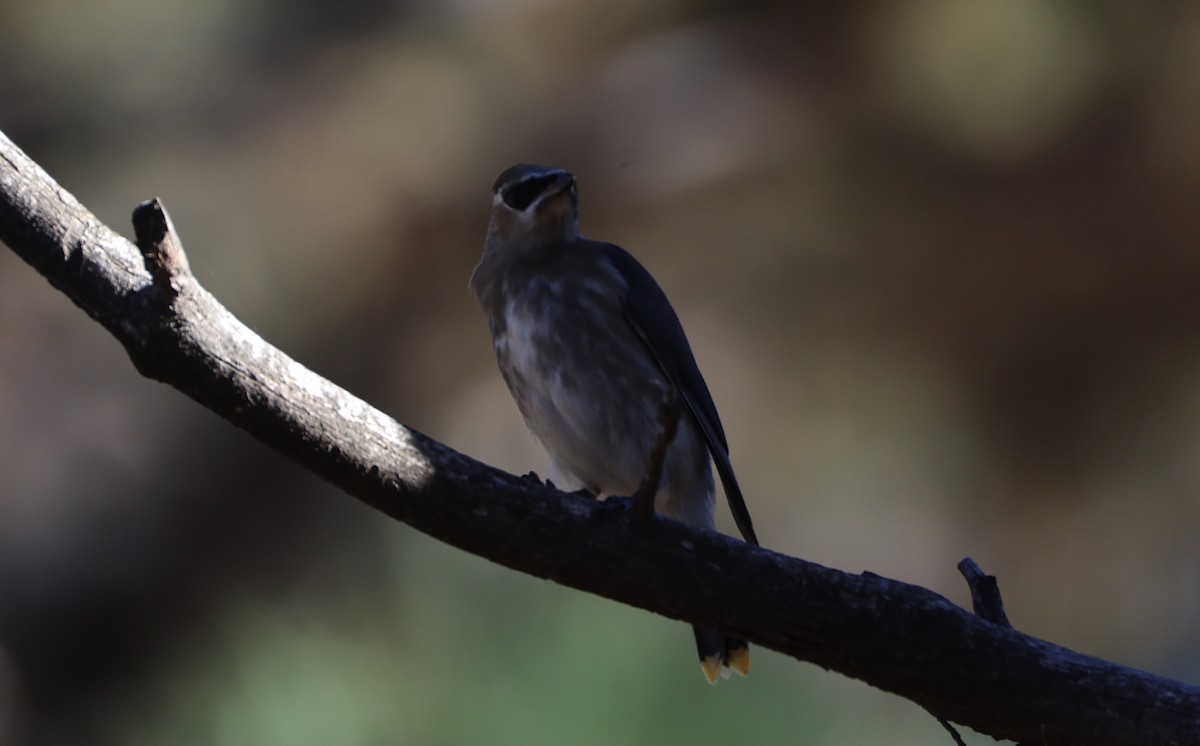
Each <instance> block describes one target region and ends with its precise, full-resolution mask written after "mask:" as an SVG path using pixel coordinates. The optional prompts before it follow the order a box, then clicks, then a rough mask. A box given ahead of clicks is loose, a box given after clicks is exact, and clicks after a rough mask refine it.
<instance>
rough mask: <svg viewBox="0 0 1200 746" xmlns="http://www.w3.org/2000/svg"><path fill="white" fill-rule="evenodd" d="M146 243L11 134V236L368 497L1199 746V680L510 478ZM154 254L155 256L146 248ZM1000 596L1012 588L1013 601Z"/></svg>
mask: <svg viewBox="0 0 1200 746" xmlns="http://www.w3.org/2000/svg"><path fill="white" fill-rule="evenodd" d="M135 223H136V224H137V233H138V236H139V242H140V243H141V246H142V252H139V250H138V249H137V248H135V247H134V246H133V245H132V244H130V243H129V242H128V241H126V240H125V239H124V238H121V237H120V236H118V235H117V234H116V233H114V232H113V231H112V230H111V229H109V228H108V227H106V226H105V225H103V224H102V223H101V222H100V221H99V220H98V219H97V218H96V217H95V216H94V215H92V214H91V213H90V212H88V211H87V210H86V209H85V208H84V207H83V206H82V205H80V204H79V202H78V201H76V200H75V198H74V197H72V196H71V195H70V194H69V193H67V192H66V191H65V190H64V189H62V188H61V187H59V186H58V185H57V184H56V183H55V182H54V181H53V180H51V179H50V177H49V176H48V175H46V173H45V172H44V171H43V170H42V169H41V168H40V167H39V166H37V164H35V163H34V162H33V161H32V160H30V159H29V158H28V157H27V156H26V155H25V154H24V153H23V152H21V151H20V150H19V149H18V148H17V147H16V146H15V145H13V144H12V143H11V141H9V140H8V139H7V138H6V137H4V136H3V135H2V134H0V240H3V241H4V242H5V243H7V244H8V245H9V247H11V248H12V249H13V250H14V251H15V252H16V253H17V254H18V255H20V256H21V257H22V258H23V259H24V260H25V261H26V262H28V263H29V264H30V265H32V266H33V267H34V268H35V269H36V270H37V271H38V272H40V273H41V274H42V275H43V276H45V277H46V278H47V279H48V280H49V281H50V282H51V284H53V285H54V286H55V287H56V288H58V289H59V290H61V291H62V292H63V293H65V294H66V295H67V296H68V297H69V298H71V300H72V301H74V302H75V303H76V304H77V305H78V306H79V307H80V308H82V309H83V310H84V311H85V312H86V313H87V314H88V315H90V316H91V317H92V318H93V319H95V320H96V321H98V322H99V323H100V324H102V325H103V326H104V327H105V328H106V329H108V330H109V332H111V333H112V334H113V336H115V337H116V338H117V339H118V340H119V341H120V342H121V344H122V345H124V347H125V349H126V350H127V351H128V353H129V356H130V358H131V359H132V361H133V364H134V366H135V367H136V368H137V369H138V371H140V372H141V373H142V374H143V375H145V376H148V377H150V378H153V379H156V380H159V381H162V382H164V383H167V384H169V385H171V386H173V387H175V388H177V389H179V390H180V391H182V392H183V393H185V394H187V395H188V396H190V397H191V398H193V399H195V400H196V401H198V402H200V403H201V404H203V405H204V406H205V407H208V408H209V409H211V410H213V411H214V412H216V413H217V414H219V415H221V416H222V417H224V418H226V419H227V420H229V421H230V422H232V423H233V424H235V425H237V426H238V427H241V428H243V429H245V430H247V431H249V432H250V433H251V434H253V435H254V436H255V437H257V438H258V439H260V440H262V441H263V442H265V443H267V444H268V445H270V446H271V447H273V448H275V449H277V450H279V451H282V452H283V453H286V454H287V455H289V456H291V457H292V458H293V459H295V460H296V461H297V462H298V463H300V464H301V465H302V466H304V467H305V468H307V469H310V470H312V471H314V472H316V473H318V474H320V475H321V476H323V477H325V478H326V479H328V480H329V481H330V482H332V483H334V484H335V485H337V486H339V487H341V488H342V489H344V490H346V491H347V492H349V493H350V494H352V495H354V496H355V497H357V498H359V499H360V500H362V501H363V502H365V503H367V504H369V505H371V506H373V507H375V508H377V509H378V510H381V511H383V512H384V513H386V514H388V515H389V516H392V517H394V518H396V519H397V520H401V521H404V522H405V523H407V524H409V525H411V526H413V527H414V528H416V529H418V530H420V531H423V532H425V533H427V534H429V535H431V536H433V537H436V538H438V539H440V540H442V541H444V542H446V543H448V544H451V545H453V546H456V547H459V548H460V549H464V550H466V551H468V552H472V553H474V554H477V555H479V556H481V557H486V558H487V559H490V560H492V561H495V562H498V563H500V564H502V565H505V566H507V567H511V568H513V569H515V570H519V571H521V572H525V573H529V574H531V575H535V576H537V577H542V578H548V579H551V580H554V581H556V582H558V583H561V584H563V585H567V586H570V587H573V588H578V589H580V590H584V591H588V592H591V593H595V594H598V595H601V596H605V597H607V598H611V599H614V600H616V601H621V602H623V603H626V604H630V605H632V606H637V607H640V608H643V609H647V610H650V611H654V612H657V613H659V614H663V615H665V616H668V617H672V618H675V619H680V620H684V621H688V622H695V623H698V624H701V625H704V626H711V627H718V628H720V629H723V630H725V631H727V632H729V633H731V634H735V635H737V636H740V637H744V638H746V639H747V640H750V641H752V642H755V643H757V644H759V645H763V646H765V647H768V648H771V649H774V650H777V651H779V652H781V653H784V654H786V655H790V656H793V657H795V658H797V659H799V660H804V661H810V662H812V663H816V664H817V665H819V666H822V667H824V668H828V669H832V670H836V671H838V672H841V673H843V674H845V675H847V676H851V677H854V678H857V679H861V680H863V681H865V682H867V683H869V684H871V685H873V686H876V687H878V688H880V689H884V690H886V691H889V692H893V693H896V694H899V695H901V696H903V697H906V698H908V699H910V700H912V701H913V702H916V703H917V704H919V705H921V706H922V707H924V708H926V709H928V710H929V711H930V712H932V713H934V715H935V716H937V717H939V718H941V719H944V720H946V721H951V722H956V723H961V724H964V725H967V726H970V727H971V728H974V729H975V730H977V731H980V732H983V733H987V734H990V735H993V736H996V737H998V738H1008V739H1014V740H1018V741H1027V742H1029V743H1036V744H1134V743H1137V744H1144V743H1158V744H1184V743H1200V689H1197V688H1196V687H1193V686H1189V685H1186V684H1181V683H1179V682H1175V681H1171V680H1168V679H1164V678H1161V677H1158V676H1154V675H1152V674H1149V673H1145V672H1141V671H1137V670H1134V669H1130V668H1125V667H1122V666H1118V665H1115V664H1112V663H1108V662H1105V661H1102V660H1099V659H1096V658H1092V657H1089V656H1085V655H1081V654H1078V653H1074V652H1072V651H1070V650H1067V649H1065V648H1062V647H1059V646H1057V645H1053V644H1051V643H1048V642H1044V641H1042V640H1038V639H1035V638H1033V637H1029V636H1027V635H1024V634H1022V633H1020V632H1018V631H1016V630H1014V629H1012V628H1010V627H1006V626H1003V625H1001V624H995V623H993V622H990V621H987V620H985V619H983V618H981V617H978V616H975V615H973V614H971V613H969V612H967V611H965V610H963V609H961V608H959V607H957V606H955V605H954V604H952V603H950V602H949V601H948V600H946V599H945V598H943V597H942V596H940V595H938V594H936V593H934V592H932V591H929V590H926V589H924V588H920V587H918V586H913V585H909V584H906V583H901V582H898V581H895V580H889V579H886V578H882V577H879V576H878V575H874V574H871V573H863V574H861V575H851V574H848V573H844V572H839V571H837V570H832V569H828V568H825V567H821V566H819V565H815V564H812V563H810V562H805V561H804V560H800V559H796V558H793V557H788V556H785V555H781V554H777V553H775V552H772V551H770V550H767V549H763V548H760V547H753V546H749V545H747V544H744V543H742V542H740V541H736V540H734V539H731V538H729V537H725V536H721V535H719V534H716V533H711V532H706V531H699V530H695V529H692V528H689V527H687V526H684V525H683V524H680V523H677V522H675V521H670V520H665V519H662V520H658V521H656V522H655V524H654V525H653V527H652V528H651V529H650V530H638V531H635V530H633V526H632V520H633V517H632V515H631V513H630V512H629V511H613V510H604V509H602V508H601V506H600V505H599V504H598V503H597V502H596V501H594V500H588V499H585V498H584V497H582V496H580V495H570V494H566V493H562V492H559V491H557V490H554V489H552V488H550V487H548V486H545V485H542V484H540V483H536V482H535V481H534V480H529V479H524V478H520V477H515V476H512V475H509V474H506V473H504V472H502V471H499V470H497V469H494V468H492V467H489V466H487V465H485V464H482V463H480V462H478V461H475V460H474V459H471V458H470V457H468V456H465V455H463V454H460V453H458V452H456V451H454V450H453V449H451V448H449V447H448V446H445V445H443V444H441V443H439V442H437V441H435V440H433V439H431V438H428V437H426V436H425V435H422V434H421V433H418V432H416V431H415V430H412V429H410V428H407V427H405V426H403V425H401V424H399V423H397V422H396V421H395V420H393V419H391V418H390V417H388V416H387V415H385V414H383V413H382V412H380V411H379V410H377V409H374V408H373V407H371V406H370V405H368V404H366V403H365V402H363V401H361V400H360V399H357V398H355V397H354V396H352V395H350V394H349V393H348V392H346V391H344V390H343V389H341V388H339V387H337V386H336V385H334V384H333V383H330V382H329V381H326V380H324V379H323V378H320V377H319V376H317V375H316V374H314V373H312V372H311V371H309V370H307V369H306V368H304V367H303V366H301V365H300V364H298V363H297V362H295V361H294V360H292V359H290V358H289V357H287V356H286V355H284V354H283V353H282V352H280V351H279V350H277V349H275V348H274V347H272V346H270V345H269V344H267V343H266V342H265V341H263V340H262V339H261V338H259V337H258V336H257V335H256V334H254V332H252V331H251V330H250V329H248V328H247V327H246V326H245V325H244V324H242V323H241V322H240V321H238V320H237V319H236V318H234V316H233V315H232V314H230V313H229V311H227V310H226V309H225V308H224V307H223V306H221V305H220V304H219V303H218V302H217V301H216V299H215V298H213V296H212V295H210V294H209V293H208V292H207V291H206V290H205V289H204V288H202V287H201V286H200V285H199V283H197V281H196V279H195V278H194V277H193V276H192V275H191V274H190V272H189V270H188V267H187V262H186V259H185V258H184V255H183V251H182V248H181V247H180V245H179V243H178V240H177V238H176V237H175V235H174V232H173V230H172V229H171V228H170V223H169V220H168V219H167V217H166V213H165V212H163V211H162V209H161V206H160V205H159V204H158V203H157V202H156V201H152V202H149V203H144V204H143V205H142V206H140V207H139V208H138V211H137V213H136V214H135ZM143 254H144V255H143ZM997 602H998V594H997Z"/></svg>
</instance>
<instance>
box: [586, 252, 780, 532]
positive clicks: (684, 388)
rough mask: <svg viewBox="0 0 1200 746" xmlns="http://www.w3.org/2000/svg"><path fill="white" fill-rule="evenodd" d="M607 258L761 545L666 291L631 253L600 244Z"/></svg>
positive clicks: (734, 505)
mask: <svg viewBox="0 0 1200 746" xmlns="http://www.w3.org/2000/svg"><path fill="white" fill-rule="evenodd" d="M600 246H601V247H602V251H603V253H604V256H605V258H606V259H607V260H608V261H609V262H610V263H611V264H612V266H613V267H614V268H615V269H616V270H617V272H619V273H620V274H621V277H622V278H623V279H624V280H625V282H626V283H627V284H628V286H629V292H628V293H627V294H626V297H625V301H624V307H625V318H626V320H627V321H628V322H629V325H630V327H632V328H633V331H634V333H635V334H636V335H637V336H638V338H639V339H641V340H642V342H643V344H645V345H646V349H647V350H648V351H649V352H650V355H651V356H652V357H653V358H654V360H655V362H656V363H658V367H659V369H660V370H662V372H663V375H665V376H666V377H667V380H669V381H670V382H671V384H672V385H674V386H675V389H676V391H677V392H678V393H679V398H680V399H681V400H682V401H683V404H684V407H685V409H686V411H687V414H688V416H690V417H691V419H692V422H694V423H695V424H696V427H697V428H699V430H700V432H701V433H702V434H703V435H704V440H705V442H706V443H707V444H708V451H709V453H711V454H712V457H713V462H714V463H715V464H716V465H717V474H718V475H719V476H720V477H721V484H722V485H723V486H724V488H725V498H726V499H727V500H728V501H729V509H730V511H731V512H732V513H733V519H734V521H736V522H737V526H738V529H739V530H740V531H741V532H742V536H743V537H745V539H746V541H747V542H749V543H750V544H758V537H757V536H756V535H755V534H754V524H753V523H751V521H750V511H749V510H747V509H746V501H745V499H744V498H743V497H742V489H741V487H739V486H738V483H737V477H736V476H734V473H733V465H732V464H731V463H730V462H729V444H728V443H727V442H726V441H725V431H724V429H722V427H721V418H720V417H718V416H717V407H716V405H715V404H713V400H712V395H711V394H710V393H709V392H708V386H707V385H706V384H705V383H704V377H703V376H701V375H700V369H699V368H698V367H697V366H696V358H695V357H694V356H693V355H692V349H691V347H690V346H689V345H688V341H687V337H686V336H684V333H683V325H682V324H680V323H679V317H678V316H676V315H675V310H674V309H673V308H671V303H670V302H669V301H668V300H667V296H666V294H665V293H664V292H663V291H662V288H660V287H659V286H658V283H657V282H655V281H654V278H653V277H651V276H650V273H649V272H647V271H646V268H645V267H643V266H642V265H641V264H639V263H638V261H637V260H636V259H634V258H633V256H632V255H630V254H629V252H627V251H625V250H624V249H622V248H621V247H619V246H614V245H613V244H601V245H600Z"/></svg>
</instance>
